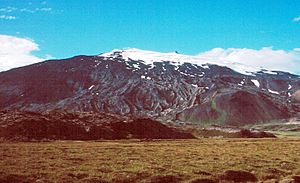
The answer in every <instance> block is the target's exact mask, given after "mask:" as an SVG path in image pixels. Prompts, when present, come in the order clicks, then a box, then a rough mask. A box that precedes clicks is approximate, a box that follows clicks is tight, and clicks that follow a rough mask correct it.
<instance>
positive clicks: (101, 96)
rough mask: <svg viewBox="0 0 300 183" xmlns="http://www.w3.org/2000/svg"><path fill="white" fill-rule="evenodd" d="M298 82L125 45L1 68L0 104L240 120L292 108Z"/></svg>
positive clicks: (283, 114)
mask: <svg viewBox="0 0 300 183" xmlns="http://www.w3.org/2000/svg"><path fill="white" fill-rule="evenodd" d="M216 64H218V65H216ZM230 66H232V67H231V68H229V67H230ZM247 69H248V70H247ZM299 89H300V78H299V76H297V75H293V74H290V73H286V72H281V71H268V70H263V69H258V70H257V69H253V68H248V67H245V66H242V65H237V64H234V63H232V64H230V63H214V62H213V61H210V60H205V59H203V58H197V57H193V56H186V55H181V54H178V53H157V52H150V51H143V50H137V49H129V50H115V51H112V52H110V53H106V54H101V55H97V56H76V57H73V58H69V59H63V60H51V61H46V62H42V63H38V64H34V65H31V66H27V67H23V68H17V69H13V70H10V71H7V72H2V73H0V109H4V110H25V111H35V112H44V111H52V110H66V111H69V112H72V111H73V112H74V111H81V112H90V111H93V112H102V113H112V114H118V115H123V116H127V117H130V118H151V119H155V120H160V121H164V122H165V121H172V122H177V123H192V124H229V125H237V126H243V125H245V124H254V123H261V122H268V121H272V120H279V119H288V118H291V117H295V116H297V114H298V113H299V112H300V107H299V106H300V105H299V99H298V98H299V97H298V95H299Z"/></svg>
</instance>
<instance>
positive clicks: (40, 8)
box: [0, 1, 53, 20]
mask: <svg viewBox="0 0 300 183" xmlns="http://www.w3.org/2000/svg"><path fill="white" fill-rule="evenodd" d="M46 4H47V2H46V1H43V2H41V3H40V4H39V5H37V6H35V7H32V6H33V5H32V4H30V7H21V8H20V7H13V6H7V7H2V8H1V7H0V13H3V15H0V19H5V20H13V19H16V18H17V16H16V14H18V13H39V12H40V13H42V12H44V13H46V12H48V13H52V11H53V9H52V8H51V7H48V6H46Z"/></svg>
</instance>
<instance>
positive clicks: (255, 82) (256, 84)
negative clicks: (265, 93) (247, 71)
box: [251, 79, 260, 88]
mask: <svg viewBox="0 0 300 183" xmlns="http://www.w3.org/2000/svg"><path fill="white" fill-rule="evenodd" d="M251 81H252V83H253V84H254V85H255V86H256V87H257V88H259V86H260V83H259V81H257V80H256V79H251Z"/></svg>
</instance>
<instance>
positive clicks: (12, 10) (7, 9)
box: [0, 6, 18, 13]
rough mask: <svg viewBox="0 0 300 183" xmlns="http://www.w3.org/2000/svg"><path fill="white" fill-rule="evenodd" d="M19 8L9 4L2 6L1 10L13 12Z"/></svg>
mask: <svg viewBox="0 0 300 183" xmlns="http://www.w3.org/2000/svg"><path fill="white" fill-rule="evenodd" d="M16 10H18V8H15V7H11V6H8V7H6V8H0V12H5V13H11V12H14V11H16Z"/></svg>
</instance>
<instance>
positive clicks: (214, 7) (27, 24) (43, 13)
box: [0, 0, 300, 58]
mask: <svg viewBox="0 0 300 183" xmlns="http://www.w3.org/2000/svg"><path fill="white" fill-rule="evenodd" d="M299 17H300V1H299V0H97V1H94V0H76V1H69V0H28V1H27V0H22V1H20V0H0V34H2V35H9V36H15V37H19V38H29V39H31V40H33V41H34V42H35V43H36V44H37V45H38V47H39V51H36V52H34V55H36V56H39V57H45V55H46V54H49V55H51V56H53V57H55V58H64V57H70V56H74V55H79V54H88V55H93V54H99V53H102V52H107V51H110V50H112V49H116V48H126V47H134V48H140V49H146V50H155V51H161V52H171V51H175V50H177V51H179V52H181V53H184V54H193V55H195V54H198V53H201V52H204V51H208V50H211V49H213V48H225V49H227V48H248V49H255V50H259V49H261V48H263V47H272V49H277V50H285V51H290V50H293V49H295V48H299V47H300V45H299V43H300V34H299V33H300V18H299ZM36 50H37V49H36Z"/></svg>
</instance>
